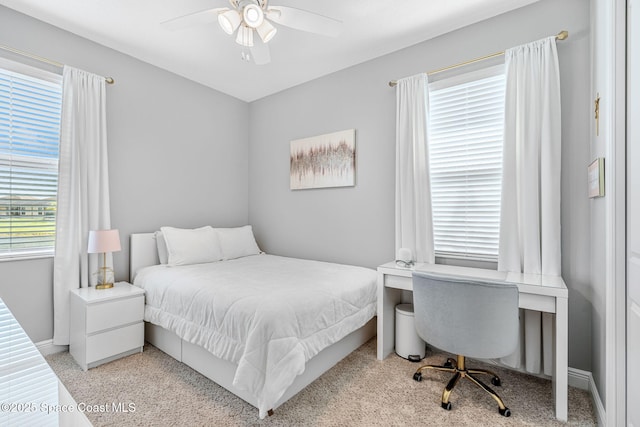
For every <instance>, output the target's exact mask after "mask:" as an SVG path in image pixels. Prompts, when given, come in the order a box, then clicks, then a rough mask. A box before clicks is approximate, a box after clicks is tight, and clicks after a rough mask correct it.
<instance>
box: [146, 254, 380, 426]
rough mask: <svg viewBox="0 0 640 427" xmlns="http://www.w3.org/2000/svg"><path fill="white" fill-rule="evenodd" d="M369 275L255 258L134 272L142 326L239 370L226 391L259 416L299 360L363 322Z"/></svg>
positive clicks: (372, 304)
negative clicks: (247, 399) (238, 394)
mask: <svg viewBox="0 0 640 427" xmlns="http://www.w3.org/2000/svg"><path fill="white" fill-rule="evenodd" d="M375 283H376V273H375V271H373V270H370V269H367V268H361V267H353V266H345V265H339V264H331V263H324V262H318V261H309V260H301V259H294V258H284V257H278V256H273V255H254V256H249V257H244V258H239V259H235V260H230V261H220V262H215V263H208V264H197V265H189V266H179V267H167V266H164V265H156V266H152V267H147V268H145V269H142V270H140V271H139V272H138V274H137V275H136V279H135V283H134V284H135V285H136V286H139V287H141V288H143V289H145V291H146V308H145V320H146V321H148V322H151V323H154V324H156V325H160V326H162V327H164V328H166V329H168V330H171V331H173V332H174V333H176V334H177V335H178V336H180V337H181V338H182V339H184V340H186V341H188V342H190V343H193V344H197V345H200V346H202V347H204V348H205V349H207V350H208V351H210V352H211V353H213V354H214V355H215V356H217V357H219V358H221V359H225V360H228V361H231V362H234V363H236V364H237V365H238V369H237V370H236V373H235V378H234V380H233V385H234V386H235V387H238V388H239V389H243V390H247V391H249V392H250V393H251V394H253V395H254V396H255V397H256V399H257V402H258V409H259V412H260V418H264V416H265V415H266V413H267V411H268V410H269V409H271V408H273V405H274V404H275V403H276V402H277V401H278V399H280V397H281V396H282V395H283V393H284V392H285V390H286V389H287V387H289V385H291V383H292V382H293V381H294V379H295V377H296V376H297V375H300V374H301V373H302V372H304V369H305V362H306V361H307V360H309V359H311V358H312V357H313V356H315V355H316V354H318V353H319V352H320V351H321V350H322V349H324V348H326V347H328V346H330V345H331V344H333V343H335V342H337V341H339V340H340V339H342V338H343V337H345V336H346V335H348V334H349V333H351V332H352V331H354V330H356V329H357V328H359V327H361V326H363V325H364V324H365V323H367V321H369V320H370V319H371V318H372V317H373V316H374V315H375V311H376V284H375Z"/></svg>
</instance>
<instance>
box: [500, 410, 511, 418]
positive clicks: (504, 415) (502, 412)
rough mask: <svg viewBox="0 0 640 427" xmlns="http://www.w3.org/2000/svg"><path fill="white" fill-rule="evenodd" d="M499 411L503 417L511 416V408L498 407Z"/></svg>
mask: <svg viewBox="0 0 640 427" xmlns="http://www.w3.org/2000/svg"><path fill="white" fill-rule="evenodd" d="M498 412H500V415H502V416H503V417H510V416H511V410H510V409H509V408H504V409H500V408H498Z"/></svg>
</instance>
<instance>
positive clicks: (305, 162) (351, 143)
mask: <svg viewBox="0 0 640 427" xmlns="http://www.w3.org/2000/svg"><path fill="white" fill-rule="evenodd" d="M355 135H356V130H355V129H347V130H342V131H338V132H333V133H328V134H324V135H318V136H313V137H309V138H303V139H297V140H293V141H291V143H290V151H289V156H290V158H289V159H290V160H289V165H290V180H289V185H290V189H291V190H304V189H312V188H331V187H353V186H355V183H356V182H355V176H356V139H355Z"/></svg>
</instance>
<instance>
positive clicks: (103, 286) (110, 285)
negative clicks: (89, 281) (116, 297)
mask: <svg viewBox="0 0 640 427" xmlns="http://www.w3.org/2000/svg"><path fill="white" fill-rule="evenodd" d="M95 288H96V289H109V288H113V283H99V284H97V285H96V286H95Z"/></svg>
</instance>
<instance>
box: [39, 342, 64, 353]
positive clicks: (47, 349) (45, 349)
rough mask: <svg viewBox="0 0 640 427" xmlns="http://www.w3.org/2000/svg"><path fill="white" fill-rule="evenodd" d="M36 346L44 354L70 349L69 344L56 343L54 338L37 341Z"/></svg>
mask: <svg viewBox="0 0 640 427" xmlns="http://www.w3.org/2000/svg"><path fill="white" fill-rule="evenodd" d="M36 348H37V349H38V351H40V353H41V354H42V355H43V356H48V355H50V354H54V353H60V352H63V351H67V350H69V346H68V345H55V344H54V343H53V340H44V341H40V342H37V343H36Z"/></svg>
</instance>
